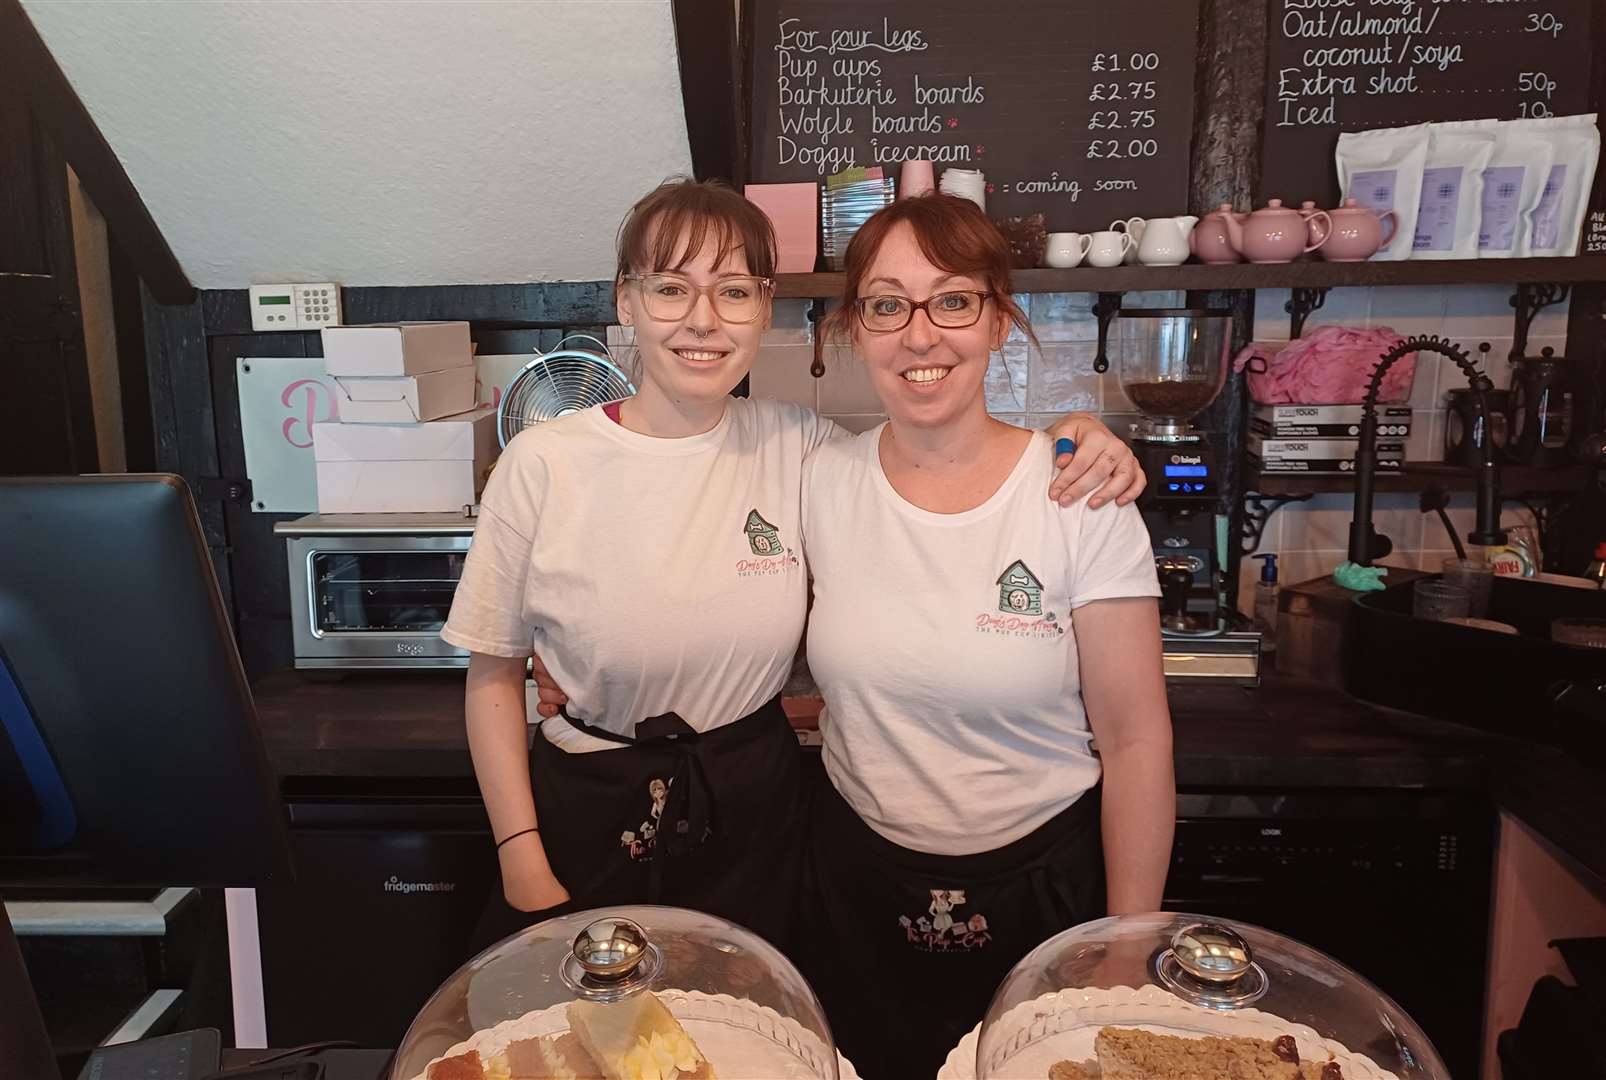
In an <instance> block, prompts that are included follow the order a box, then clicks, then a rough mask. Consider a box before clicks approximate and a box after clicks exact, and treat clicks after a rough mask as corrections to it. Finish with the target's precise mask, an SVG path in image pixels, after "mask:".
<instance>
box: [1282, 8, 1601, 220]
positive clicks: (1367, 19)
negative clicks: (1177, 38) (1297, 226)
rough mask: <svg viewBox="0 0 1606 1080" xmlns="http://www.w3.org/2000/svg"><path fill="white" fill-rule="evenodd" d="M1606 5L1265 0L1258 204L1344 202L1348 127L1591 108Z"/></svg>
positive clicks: (1502, 117) (1500, 117) (1563, 112)
mask: <svg viewBox="0 0 1606 1080" xmlns="http://www.w3.org/2000/svg"><path fill="white" fill-rule="evenodd" d="M1599 2H1600V0H1269V3H1270V5H1271V18H1270V25H1269V28H1268V29H1269V33H1268V39H1269V44H1268V48H1267V65H1266V68H1267V70H1266V128H1265V141H1264V144H1263V148H1262V152H1261V162H1262V164H1261V185H1260V192H1261V195H1262V196H1263V197H1273V198H1281V199H1283V200H1284V201H1289V200H1296V201H1297V200H1299V199H1311V198H1314V199H1318V200H1321V202H1322V205H1323V206H1331V205H1333V200H1335V199H1336V198H1337V197H1338V181H1337V172H1336V167H1335V165H1334V163H1333V151H1334V148H1335V147H1336V146H1337V144H1338V135H1339V132H1342V131H1365V130H1368V129H1370V128H1384V127H1399V126H1401V125H1404V124H1420V123H1423V122H1425V121H1441V120H1480V119H1484V118H1486V117H1493V118H1494V119H1497V120H1513V119H1517V118H1519V117H1524V116H1530V117H1533V116H1566V115H1569V114H1571V113H1580V112H1588V111H1589V109H1588V102H1589V77H1590V56H1591V44H1590V43H1591V37H1590V29H1591V28H1590V25H1589V23H1590V9H1591V7H1593V6H1594V5H1596V4H1597V3H1599Z"/></svg>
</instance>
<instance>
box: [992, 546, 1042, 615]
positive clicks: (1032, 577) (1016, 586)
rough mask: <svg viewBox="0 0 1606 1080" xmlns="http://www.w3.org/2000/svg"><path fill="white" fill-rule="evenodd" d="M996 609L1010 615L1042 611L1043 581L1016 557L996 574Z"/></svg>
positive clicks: (1033, 613)
mask: <svg viewBox="0 0 1606 1080" xmlns="http://www.w3.org/2000/svg"><path fill="white" fill-rule="evenodd" d="M998 610H999V611H1007V612H1008V613H1009V614H1011V615H1041V614H1042V613H1043V583H1042V582H1041V581H1038V580H1037V575H1036V574H1034V573H1032V571H1031V568H1030V567H1029V566H1027V565H1026V564H1025V563H1024V562H1022V561H1021V560H1019V559H1016V560H1015V561H1014V562H1012V563H1010V564H1009V565H1008V566H1006V567H1004V572H1003V573H1002V574H999V575H998Z"/></svg>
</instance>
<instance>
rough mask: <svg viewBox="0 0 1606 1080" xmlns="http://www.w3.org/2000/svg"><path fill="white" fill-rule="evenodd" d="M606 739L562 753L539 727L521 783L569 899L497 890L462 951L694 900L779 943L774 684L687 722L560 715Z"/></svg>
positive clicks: (791, 895) (792, 788)
mask: <svg viewBox="0 0 1606 1080" xmlns="http://www.w3.org/2000/svg"><path fill="white" fill-rule="evenodd" d="M564 716H565V718H566V719H567V720H568V722H569V723H570V724H571V725H572V726H574V727H575V728H577V729H578V730H580V731H583V732H585V733H587V734H589V735H594V736H596V737H597V738H600V739H604V740H606V741H608V742H616V743H620V744H622V745H621V747H620V749H617V750H599V751H596V752H593V753H569V752H567V751H564V750H560V749H559V748H558V747H556V746H553V745H552V744H551V743H550V742H548V741H547V739H546V737H545V736H544V735H542V734H541V733H540V732H539V731H537V732H536V735H535V740H534V745H533V746H532V747H531V750H530V780H531V785H532V787H533V789H534V793H535V809H536V815H537V818H538V820H539V821H540V823H541V842H542V844H543V845H545V847H546V853H547V859H548V861H550V862H551V864H552V870H553V873H555V874H556V875H557V878H558V880H559V881H560V882H562V883H563V886H564V888H566V889H567V890H568V891H569V897H570V899H569V901H568V902H567V903H564V904H562V905H560V906H558V907H555V908H550V909H548V910H545V911H532V912H524V911H517V910H515V909H514V908H512V907H509V906H508V904H507V902H506V900H504V899H503V896H502V890H501V889H500V887H498V888H497V890H496V892H495V894H494V895H493V896H492V897H491V902H490V905H489V910H488V911H487V913H486V916H485V918H483V919H482V920H481V922H480V926H479V928H478V929H477V930H476V931H475V934H474V947H475V949H476V951H477V950H478V949H480V948H483V947H485V946H486V945H489V944H491V943H493V942H495V941H498V940H500V939H501V938H503V937H506V936H507V935H509V934H512V933H514V932H516V931H517V930H520V929H523V928H524V927H526V926H529V925H532V924H534V923H537V922H540V921H541V920H543V919H548V918H551V917H552V916H554V915H561V914H565V913H567V912H569V911H577V910H584V909H587V908H595V907H606V906H609V905H614V904H668V905H671V906H674V907H684V908H692V909H694V910H697V911H706V912H709V913H710V914H714V915H718V916H720V917H721V918H725V919H729V920H730V921H732V922H734V923H737V924H739V925H741V926H745V927H747V928H748V929H750V930H753V931H756V932H757V933H758V934H760V935H761V936H762V937H764V938H765V939H766V940H768V941H769V942H770V943H771V944H773V945H775V946H776V947H778V948H781V949H783V950H787V949H788V948H789V946H790V944H791V940H790V934H791V931H792V926H793V921H794V915H795V914H796V911H797V909H798V903H799V896H800V892H801V887H802V855H803V834H802V829H803V820H804V817H803V815H804V810H805V799H804V796H803V781H802V765H801V760H800V757H801V753H802V751H801V749H800V748H799V746H798V742H797V735H796V734H795V733H794V732H793V731H792V726H791V724H790V723H789V722H788V721H787V719H786V713H785V711H784V710H783V709H782V708H781V699H780V697H779V695H777V696H776V697H774V698H771V699H770V700H769V701H767V702H765V703H764V704H763V705H762V706H760V707H759V708H758V709H757V710H755V711H754V712H751V713H749V714H748V715H746V716H744V717H742V718H741V719H740V720H737V721H735V722H733V723H730V724H726V725H724V726H723V727H719V728H715V729H714V730H713V731H706V732H699V731H697V730H696V729H694V728H693V727H692V726H691V725H690V724H688V723H687V722H686V721H685V720H684V719H682V718H681V717H680V716H679V715H678V714H676V713H665V714H663V715H662V716H654V717H650V718H648V719H646V720H643V721H641V722H640V723H638V724H637V725H636V735H635V737H634V738H631V737H628V736H624V735H619V734H616V733H614V732H611V731H606V730H603V729H601V728H597V727H595V726H593V725H591V724H588V723H586V722H585V721H582V720H576V719H574V718H573V717H569V716H568V714H567V713H565V714H564Z"/></svg>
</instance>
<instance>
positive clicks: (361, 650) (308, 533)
mask: <svg viewBox="0 0 1606 1080" xmlns="http://www.w3.org/2000/svg"><path fill="white" fill-rule="evenodd" d="M273 531H274V533H275V535H278V536H282V537H284V538H285V550H286V558H287V559H288V563H289V572H290V614H291V622H292V625H293V628H294V631H293V635H294V638H295V665H296V667H298V668H345V669H360V668H425V669H434V668H461V667H467V666H468V653H467V652H466V651H465V650H463V649H458V648H455V647H453V646H451V645H448V644H447V643H446V642H444V641H442V640H441V639H440V629H441V627H442V626H444V625H445V623H446V615H447V613H448V612H449V611H451V607H452V595H453V594H454V593H455V592H456V591H457V582H458V580H459V579H460V578H461V577H462V575H463V560H464V559H465V558H466V557H467V555H468V546H469V543H470V542H471V541H472V540H473V538H474V519H473V518H472V517H465V516H464V515H462V514H460V513H453V514H311V515H308V516H307V517H302V518H297V519H296V520H294V521H281V522H279V523H278V524H276V525H275V526H274V527H273Z"/></svg>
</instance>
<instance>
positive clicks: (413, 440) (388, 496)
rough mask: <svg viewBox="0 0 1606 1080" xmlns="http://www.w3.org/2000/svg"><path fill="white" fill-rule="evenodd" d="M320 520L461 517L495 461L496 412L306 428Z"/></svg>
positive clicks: (485, 410)
mask: <svg viewBox="0 0 1606 1080" xmlns="http://www.w3.org/2000/svg"><path fill="white" fill-rule="evenodd" d="M312 440H313V454H314V457H315V458H316V459H317V471H318V512H319V513H320V514H403V513H435V512H448V511H454V510H461V509H462V508H463V507H464V506H468V505H470V504H472V503H474V502H477V501H478V500H479V494H480V492H481V490H483V489H484V487H485V477H486V474H487V473H489V472H490V468H491V463H492V462H493V461H495V459H496V452H497V441H496V410H494V409H488V408H479V409H475V410H473V411H472V412H465V413H458V414H456V415H455V416H445V417H441V418H440V419H438V420H430V421H427V422H425V423H422V424H343V423H321V424H314V425H312Z"/></svg>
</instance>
